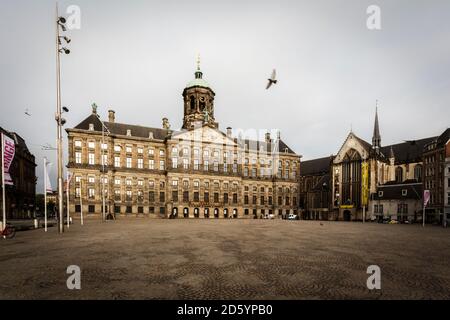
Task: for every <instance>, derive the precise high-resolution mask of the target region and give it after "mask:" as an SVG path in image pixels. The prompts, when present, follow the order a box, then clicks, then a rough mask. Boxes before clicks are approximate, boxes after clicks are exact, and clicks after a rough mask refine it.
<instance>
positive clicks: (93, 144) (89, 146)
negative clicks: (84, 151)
mask: <svg viewBox="0 0 450 320" xmlns="http://www.w3.org/2000/svg"><path fill="white" fill-rule="evenodd" d="M88 148H89V149H95V142H94V141H89V142H88Z"/></svg>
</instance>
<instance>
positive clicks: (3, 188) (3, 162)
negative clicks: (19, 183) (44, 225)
mask: <svg viewBox="0 0 450 320" xmlns="http://www.w3.org/2000/svg"><path fill="white" fill-rule="evenodd" d="M1 135H2V206H3V220H2V231H3V230H4V229H5V228H6V200H5V199H6V194H5V138H4V136H3V133H2V134H1Z"/></svg>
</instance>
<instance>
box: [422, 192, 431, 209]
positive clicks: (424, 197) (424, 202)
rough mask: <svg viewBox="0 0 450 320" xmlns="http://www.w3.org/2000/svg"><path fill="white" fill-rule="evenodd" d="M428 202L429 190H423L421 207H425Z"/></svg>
mask: <svg viewBox="0 0 450 320" xmlns="http://www.w3.org/2000/svg"><path fill="white" fill-rule="evenodd" d="M429 201H430V190H423V206H424V207H426V205H427V204H428V202H429Z"/></svg>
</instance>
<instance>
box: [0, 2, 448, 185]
mask: <svg viewBox="0 0 450 320" xmlns="http://www.w3.org/2000/svg"><path fill="white" fill-rule="evenodd" d="M59 4H60V11H61V14H63V13H64V11H65V10H66V8H67V7H68V6H69V5H78V6H79V7H80V9H81V29H80V30H71V31H69V32H68V33H67V35H68V36H69V37H70V38H72V42H71V43H70V45H69V47H70V49H71V51H72V52H71V54H70V55H69V56H63V57H62V59H63V60H62V62H63V63H62V73H63V76H62V101H63V105H67V106H68V107H69V108H70V113H69V114H67V125H66V127H73V126H75V125H77V124H78V123H79V122H81V121H82V120H83V119H84V118H85V117H87V116H88V115H89V114H90V112H91V107H90V106H91V104H92V102H96V103H97V104H98V106H99V110H98V111H99V113H100V115H101V116H102V117H104V118H105V119H106V118H107V110H108V109H110V108H112V109H114V110H115V111H116V121H117V122H123V123H130V124H138V125H145V126H155V127H160V126H161V119H162V118H163V117H164V116H166V117H168V118H169V121H170V123H171V125H172V128H175V129H176V128H179V127H180V126H181V124H182V117H183V102H182V96H181V93H182V91H183V88H184V87H185V86H186V84H187V83H188V82H189V81H190V80H191V79H192V78H193V77H194V71H195V65H196V64H195V60H196V55H197V53H200V55H201V68H202V71H203V72H204V78H205V79H206V80H207V81H208V82H209V83H210V84H211V86H212V88H213V89H214V91H215V92H216V99H215V117H216V121H218V122H219V124H220V128H221V129H222V130H225V128H226V127H228V126H231V127H233V128H255V129H272V128H279V129H280V130H281V137H282V139H283V140H285V142H286V143H287V144H288V145H289V146H290V147H291V148H293V149H294V150H295V151H296V152H297V153H299V154H301V155H303V159H304V160H308V159H312V158H315V157H322V156H327V155H330V154H332V153H334V154H335V153H337V152H338V150H339V148H340V146H341V145H342V143H343V141H344V139H345V138H346V136H347V134H348V132H349V131H350V128H351V127H353V131H354V132H355V133H356V134H357V135H358V136H359V137H361V138H363V139H365V140H367V141H371V136H372V131H373V121H374V113H375V100H376V99H378V100H379V117H380V128H381V136H382V145H387V144H392V143H398V142H402V141H403V140H406V139H408V140H410V139H419V138H425V137H430V136H435V135H439V134H440V133H441V132H443V131H444V129H445V128H447V127H448V126H449V124H450V121H449V119H450V107H449V103H450V79H449V75H450V60H449V57H450V41H449V39H450V1H448V0H442V1H430V0H427V1H425V0H424V1H406V0H405V1H401V0H390V1H374V0H370V1H365V0H345V1H344V0H340V1H332V0H327V1H324V0H322V1H317V0H316V1H261V0H258V1H225V0H223V1H212V0H207V1H196V0H191V1H167V0H166V1H137V0H134V1H133V0H130V1H118V0H117V1H106V0H105V1H101V0H95V1H87V0H86V1H76V0H70V1H60V3H59ZM372 4H375V5H378V6H379V7H380V8H381V27H382V29H381V30H369V29H368V28H367V27H366V20H367V17H368V14H367V13H366V10H367V7H368V6H369V5H372ZM54 6H55V2H54V1H46V0H40V1H36V0H28V1H26V0H0V40H1V47H0V48H1V50H0V111H1V114H2V116H1V118H0V126H2V127H4V128H6V129H8V130H11V131H16V132H17V133H19V134H20V135H21V136H22V137H23V138H24V139H25V140H26V141H27V143H28V146H29V148H30V149H31V151H32V153H34V154H35V156H36V161H37V162H38V165H39V167H38V168H37V175H38V177H39V181H38V189H37V191H38V192H42V191H43V190H42V189H43V188H42V170H43V169H42V165H41V164H42V158H43V157H44V156H45V155H46V156H47V157H48V158H49V159H50V160H51V161H53V162H54V163H55V152H48V151H42V150H41V148H40V147H39V146H40V145H43V144H46V143H49V144H51V145H53V146H55V145H56V143H55V136H56V128H55V121H54V111H55V92H56V91H55V54H54V32H55V30H54V14H55V12H54V11H55V10H54ZM273 68H276V69H277V73H278V78H279V83H278V84H277V85H276V86H275V87H273V88H271V89H270V90H267V91H266V90H265V85H266V79H267V78H268V76H269V75H270V73H271V70H272V69H273ZM26 108H28V109H29V112H30V113H31V114H32V116H26V115H25V114H24V111H25V109H26ZM64 150H65V151H66V150H67V146H66V145H65V147H64ZM66 159H67V158H66ZM55 167H56V166H54V167H53V172H52V178H53V181H55V171H56V170H55ZM54 184H55V185H56V183H54Z"/></svg>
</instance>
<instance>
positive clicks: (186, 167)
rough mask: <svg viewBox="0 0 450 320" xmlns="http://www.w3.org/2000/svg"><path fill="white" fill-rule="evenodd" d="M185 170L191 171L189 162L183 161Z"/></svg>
mask: <svg viewBox="0 0 450 320" xmlns="http://www.w3.org/2000/svg"><path fill="white" fill-rule="evenodd" d="M183 169H189V160H188V159H183Z"/></svg>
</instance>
